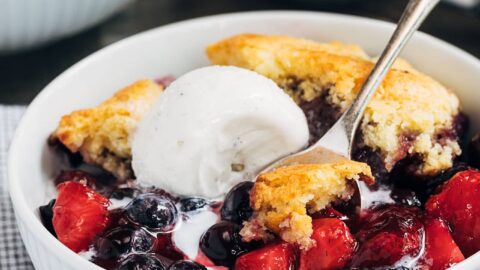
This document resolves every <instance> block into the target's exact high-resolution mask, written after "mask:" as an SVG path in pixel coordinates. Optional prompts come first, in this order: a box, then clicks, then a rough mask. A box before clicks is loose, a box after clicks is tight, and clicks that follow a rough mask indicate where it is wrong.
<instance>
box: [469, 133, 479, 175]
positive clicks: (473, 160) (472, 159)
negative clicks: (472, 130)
mask: <svg viewBox="0 0 480 270" xmlns="http://www.w3.org/2000/svg"><path fill="white" fill-rule="evenodd" d="M467 159H468V162H469V164H470V165H472V166H473V167H475V168H477V169H480V134H477V135H476V136H475V137H473V139H472V140H471V141H470V143H469V144H468V148H467Z"/></svg>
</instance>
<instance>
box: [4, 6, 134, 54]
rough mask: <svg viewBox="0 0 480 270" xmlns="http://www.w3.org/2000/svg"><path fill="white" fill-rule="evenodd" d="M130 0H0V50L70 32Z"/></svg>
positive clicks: (46, 40) (59, 36) (79, 29)
mask: <svg viewBox="0 0 480 270" xmlns="http://www.w3.org/2000/svg"><path fill="white" fill-rule="evenodd" d="M131 1H132V0H0V53H7V52H12V51H17V50H23V49H27V48H31V47H34V46H38V45H42V44H45V43H47V42H50V41H54V40H57V39H60V38H62V37H65V36H69V35H73V34H75V33H77V32H79V31H81V30H83V29H86V28H88V27H90V26H93V25H95V24H97V23H99V22H101V21H102V20H104V19H106V18H108V17H109V16H110V15H112V14H114V13H115V12H117V11H119V10H120V9H121V8H123V7H124V6H125V5H126V4H128V3H129V2H131Z"/></svg>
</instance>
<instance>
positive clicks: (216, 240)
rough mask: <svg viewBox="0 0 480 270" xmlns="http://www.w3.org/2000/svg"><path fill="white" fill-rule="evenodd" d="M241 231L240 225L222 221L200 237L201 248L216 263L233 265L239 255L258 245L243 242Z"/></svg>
mask: <svg viewBox="0 0 480 270" xmlns="http://www.w3.org/2000/svg"><path fill="white" fill-rule="evenodd" d="M239 232H240V225H238V224H236V223H233V222H230V221H221V222H219V223H217V224H215V225H213V226H212V227H210V228H209V229H208V230H207V231H206V232H205V234H204V235H203V236H202V238H201V239H200V248H201V250H202V252H203V253H204V254H205V255H206V256H207V257H208V258H209V259H210V260H212V262H214V263H215V264H217V265H223V266H232V265H233V264H234V263H235V259H236V258H237V257H238V256H240V255H242V254H244V253H246V252H248V251H250V250H253V249H254V248H256V247H257V246H258V243H255V242H251V243H244V242H242V240H241V237H240V234H239Z"/></svg>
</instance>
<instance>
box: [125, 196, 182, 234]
mask: <svg viewBox="0 0 480 270" xmlns="http://www.w3.org/2000/svg"><path fill="white" fill-rule="evenodd" d="M126 209H127V217H128V218H129V219H130V220H131V221H133V222H134V223H136V224H140V225H143V226H145V227H147V228H149V229H151V230H160V231H168V230H170V229H172V227H173V225H174V224H175V222H176V220H177V216H178V211H177V208H176V206H175V204H174V203H173V202H172V201H171V200H170V199H169V198H167V197H166V196H161V195H159V194H153V193H147V194H142V195H139V196H138V197H136V198H135V199H133V200H132V201H131V202H130V203H129V204H128V205H127V207H126Z"/></svg>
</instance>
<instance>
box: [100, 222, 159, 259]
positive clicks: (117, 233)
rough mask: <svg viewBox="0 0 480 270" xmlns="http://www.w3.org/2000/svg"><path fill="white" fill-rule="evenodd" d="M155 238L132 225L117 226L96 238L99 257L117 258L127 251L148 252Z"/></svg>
mask: <svg viewBox="0 0 480 270" xmlns="http://www.w3.org/2000/svg"><path fill="white" fill-rule="evenodd" d="M154 243H155V238H154V237H153V236H151V235H150V234H149V233H147V232H146V231H144V230H142V229H139V230H136V229H135V228H133V227H131V226H122V227H116V228H114V229H112V230H110V231H107V232H106V233H104V234H102V235H101V236H99V237H98V238H97V239H96V240H95V248H96V249H97V255H96V256H97V257H100V258H102V259H112V258H117V257H119V256H120V255H123V254H126V253H127V252H148V251H150V250H151V249H152V248H153V245H154Z"/></svg>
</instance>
